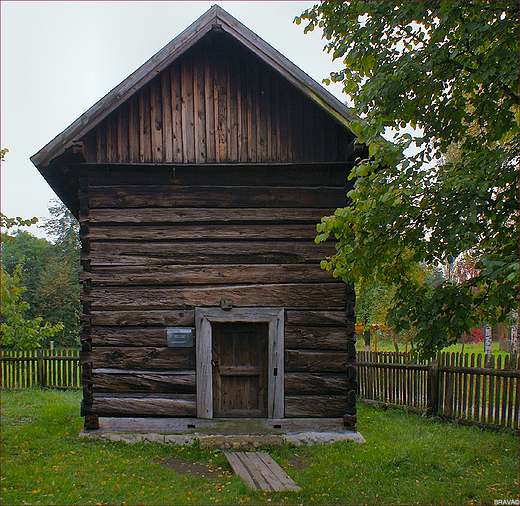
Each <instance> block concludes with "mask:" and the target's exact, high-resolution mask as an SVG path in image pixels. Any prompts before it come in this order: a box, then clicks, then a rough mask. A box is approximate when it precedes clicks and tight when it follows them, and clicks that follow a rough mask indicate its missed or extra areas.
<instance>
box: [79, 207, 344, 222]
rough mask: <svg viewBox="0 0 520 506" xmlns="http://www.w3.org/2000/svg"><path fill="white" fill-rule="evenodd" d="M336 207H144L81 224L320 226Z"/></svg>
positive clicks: (92, 214) (95, 212)
mask: <svg viewBox="0 0 520 506" xmlns="http://www.w3.org/2000/svg"><path fill="white" fill-rule="evenodd" d="M334 210H335V208H334V207H332V208H330V207H329V208H321V209H320V208H318V209H308V208H271V209H269V208H258V209H247V208H240V209H235V208H227V209H201V208H192V207H180V208H174V207H172V208H161V207H159V208H156V207H150V208H147V207H143V208H140V209H139V212H138V213H136V212H135V211H132V210H130V209H125V208H112V209H105V208H103V209H90V210H89V212H88V215H87V217H84V218H82V219H81V222H82V223H89V224H102V223H118V224H146V225H152V224H159V223H163V224H182V223H189V224H191V225H195V224H203V223H216V224H218V223H221V224H223V223H231V224H233V223H235V224H236V223H243V222H247V223H255V222H263V223H271V224H276V223H278V224H294V223H309V224H315V223H319V222H320V220H321V218H322V216H328V215H331V214H333V213H334Z"/></svg>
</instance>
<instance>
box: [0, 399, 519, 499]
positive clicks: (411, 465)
mask: <svg viewBox="0 0 520 506" xmlns="http://www.w3.org/2000/svg"><path fill="white" fill-rule="evenodd" d="M80 399H81V393H80V392H73V391H69V392H60V391H51V390H49V391H42V390H38V389H31V390H25V391H17V392H10V391H5V390H4V391H2V398H1V403H2V473H1V478H2V485H1V487H2V490H1V495H2V504H3V505H9V504H10V505H15V504H16V505H20V504H55V505H69V504H78V505H85V504H110V505H116V504H117V505H122V504H127V505H138V504H145V505H148V504H150V505H151V504H157V505H184V504H306V505H308V504H443V505H448V504H457V505H461V504H478V505H482V504H490V505H493V504H494V501H495V500H497V499H498V500H507V499H509V500H512V499H518V496H519V483H518V481H519V458H518V450H519V446H518V445H519V440H518V436H517V435H515V434H512V433H510V432H505V431H504V432H492V431H490V430H483V429H478V428H474V427H464V426H458V425H455V424H451V423H440V422H433V421H431V420H428V419H425V418H421V417H419V416H417V415H413V414H407V413H406V412H404V411H396V410H387V411H385V410H382V409H377V408H373V407H369V406H365V405H363V404H360V405H359V430H360V431H361V433H362V434H363V436H364V437H365V438H366V439H367V444H363V445H362V444H356V443H350V442H349V443H346V442H341V443H335V444H333V445H316V446H312V447H296V446H292V445H287V446H284V447H281V448H277V447H270V448H267V450H268V451H269V453H270V454H271V456H273V457H274V458H275V460H276V461H277V462H278V463H279V464H280V465H281V466H282V467H283V468H285V469H286V470H287V473H288V474H289V475H290V476H291V477H292V478H293V479H294V480H295V481H296V482H297V483H298V484H299V485H300V486H301V487H302V491H301V492H285V493H280V492H278V493H263V492H253V491H251V490H249V489H248V488H247V486H246V485H245V483H244V482H243V481H242V480H241V479H240V478H239V477H238V476H230V475H229V467H228V465H227V461H226V459H225V457H224V456H223V455H222V452H221V451H220V450H217V451H215V450H212V451H210V450H205V451H201V450H200V449H199V448H198V446H197V445H193V446H189V447H173V446H166V445H160V444H145V443H137V444H133V445H127V444H125V443H107V442H101V441H94V440H84V439H80V438H79V437H78V433H79V431H80V430H81V426H82V420H83V419H82V418H81V417H80V416H79V404H80ZM173 457H181V458H185V459H189V460H191V461H194V462H200V463H206V464H207V465H208V466H209V467H210V468H211V469H212V470H213V473H212V475H211V477H210V478H202V477H195V476H190V475H185V474H179V473H177V472H175V471H173V470H171V469H169V468H167V467H165V466H163V465H160V464H159V463H158V462H160V461H161V460H162V459H171V458H173ZM226 471H228V472H226Z"/></svg>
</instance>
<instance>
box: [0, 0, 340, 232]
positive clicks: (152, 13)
mask: <svg viewBox="0 0 520 506" xmlns="http://www.w3.org/2000/svg"><path fill="white" fill-rule="evenodd" d="M214 3H215V2H195V1H192V2H180V1H160V2H151V1H143V2H139V1H132V2H127V1H119V2H105V1H100V2H75V1H71V2H67V1H63V2H45V1H43V2H25V1H1V2H0V5H1V147H2V148H8V149H9V153H8V154H7V156H6V160H5V162H3V164H2V168H1V170H2V174H1V175H2V179H1V191H2V200H1V208H2V212H3V213H4V214H5V215H7V216H10V217H14V216H21V217H23V218H30V217H33V216H37V217H38V218H40V219H41V218H42V217H46V216H48V212H47V205H48V203H49V201H50V199H52V198H55V197H56V195H55V194H54V192H53V191H52V190H51V188H50V187H49V186H48V184H47V183H46V181H45V180H44V179H43V178H42V177H41V176H40V174H39V172H38V171H37V170H36V168H35V167H34V165H33V164H32V163H31V162H30V160H29V157H30V156H32V155H33V154H35V153H36V152H37V151H39V150H40V149H41V148H42V147H43V146H45V145H46V144H47V143H48V142H49V141H50V140H52V139H53V138H54V137H55V136H56V135H57V134H59V133H60V132H62V131H63V130H64V129H65V128H66V127H67V126H69V125H70V124H71V123H72V122H73V121H74V120H76V119H77V118H78V117H79V116H80V115H81V114H83V113H84V112H85V111H86V110H87V109H88V108H89V107H90V106H92V105H93V104H94V103H95V102H97V101H98V100H99V99H100V98H102V97H103V96H104V95H106V94H107V93H108V92H109V91H110V90H111V89H112V88H114V87H115V86H117V85H118V84H119V83H120V82H121V81H123V80H124V79H125V78H126V77H128V76H129V75H130V74H131V73H132V72H133V71H134V70H136V69H137V68H138V67H139V66H141V65H142V64H143V63H144V62H145V61H147V60H148V59H149V58H150V57H151V56H153V55H154V54H155V53H156V52H157V51H159V50H160V49H161V48H162V47H164V46H165V45H166V44H167V43H168V42H170V40H172V39H173V38H174V37H176V36H177V35H178V34H179V33H180V32H181V31H183V30H184V29H185V28H186V27H188V26H189V25H190V24H191V23H192V22H193V21H195V20H196V19H197V18H198V17H199V16H201V15H202V14H203V13H204V12H206V11H207V10H208V9H209V8H210V7H211V6H212V5H213V4H214ZM313 3H314V2H296V1H294V2H292V1H291V2H281V1H269V2H249V1H246V2H244V1H234V2H220V3H219V5H220V6H221V7H222V8H223V9H225V10H226V11H227V12H229V13H230V14H231V15H232V16H234V17H235V18H237V19H238V20H239V21H240V22H242V23H243V24H245V25H246V26H247V27H248V28H250V29H251V30H252V31H254V32H255V33H256V34H257V35H259V36H260V37H262V38H263V39H264V40H265V41H267V42H268V43H269V44H271V45H272V46H273V47H274V48H275V49H277V50H278V51H280V52H281V53H282V54H283V55H285V56H286V57H287V58H289V60H291V61H292V62H293V63H295V64H296V65H298V66H299V67H300V68H301V69H302V70H304V71H305V72H306V73H307V74H309V75H310V76H311V77H313V78H314V79H315V80H316V81H318V82H320V83H321V81H322V79H324V78H325V77H327V76H328V75H329V72H330V71H331V70H332V69H334V68H336V69H337V68H339V67H338V65H339V63H334V64H333V63H332V59H331V56H330V55H328V54H327V53H326V52H324V51H323V47H324V45H325V42H324V40H322V38H321V31H318V30H316V31H314V32H312V33H310V34H308V35H304V34H303V25H302V26H297V25H296V24H294V23H293V20H294V17H295V16H296V15H299V14H300V13H301V12H302V11H303V10H305V9H306V8H307V7H310V6H312V5H313ZM327 89H328V90H329V91H330V92H331V93H333V94H334V95H336V96H337V97H338V98H340V99H341V100H342V101H344V100H345V97H342V96H341V86H340V85H332V86H328V87H327ZM30 231H31V232H32V233H34V234H35V235H40V236H42V235H43V232H42V231H38V230H37V229H36V228H35V227H31V230H30Z"/></svg>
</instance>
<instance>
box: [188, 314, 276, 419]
mask: <svg viewBox="0 0 520 506" xmlns="http://www.w3.org/2000/svg"><path fill="white" fill-rule="evenodd" d="M212 322H218V323H233V322H246V323H268V324H269V341H268V354H269V357H268V365H267V418H283V417H284V309H283V308H272V307H267V308H266V307H250V308H234V309H231V310H229V311H224V310H222V309H220V308H215V307H211V308H195V329H196V330H195V332H196V364H197V365H196V377H197V418H213V375H212V366H211V352H212V348H213V332H212V328H211V323H212Z"/></svg>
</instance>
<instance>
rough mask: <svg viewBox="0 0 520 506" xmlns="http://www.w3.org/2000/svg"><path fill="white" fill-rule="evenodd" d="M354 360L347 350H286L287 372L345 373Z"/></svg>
mask: <svg viewBox="0 0 520 506" xmlns="http://www.w3.org/2000/svg"><path fill="white" fill-rule="evenodd" d="M353 362H354V360H353V359H352V358H351V357H350V355H349V353H348V352H345V351H311V350H286V351H285V371H286V372H316V373H321V372H340V373H345V372H347V370H348V367H349V366H350V365H351V364H352V363H353Z"/></svg>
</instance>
